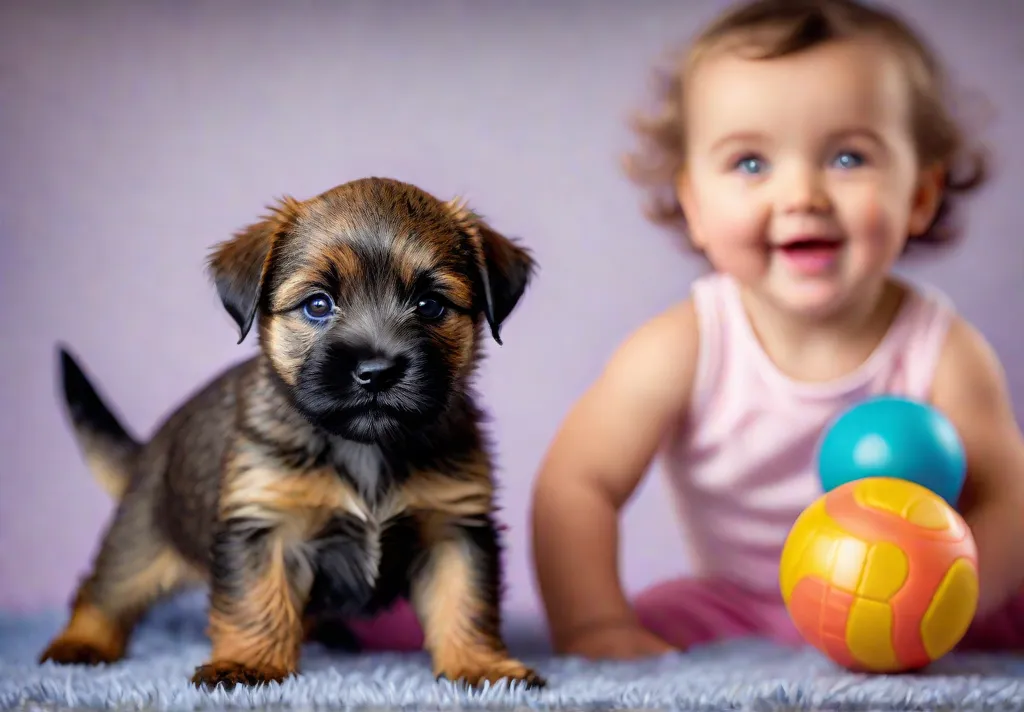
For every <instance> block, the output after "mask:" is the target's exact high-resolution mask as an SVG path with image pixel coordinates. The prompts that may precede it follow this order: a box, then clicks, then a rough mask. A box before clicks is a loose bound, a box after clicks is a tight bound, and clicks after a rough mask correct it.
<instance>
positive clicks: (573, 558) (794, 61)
mask: <svg viewBox="0 0 1024 712" xmlns="http://www.w3.org/2000/svg"><path fill="white" fill-rule="evenodd" d="M945 82H946V80H945V77H944V76H943V73H942V70H941V68H940V65H939V64H938V62H937V59H936V57H935V56H934V55H933V53H932V52H931V50H930V49H929V48H928V47H927V46H926V45H925V44H924V43H923V42H922V41H921V40H920V39H919V38H918V37H916V36H915V35H914V33H913V32H912V30H911V29H909V28H908V27H907V25H906V24H905V23H904V22H903V21H901V20H900V19H899V18H897V17H896V16H894V15H892V14H890V13H888V12H886V11H883V10H880V9H878V8H877V7H875V6H874V5H871V6H869V5H866V4H861V3H859V2H855V1H854V0H755V1H754V2H750V3H748V4H745V5H743V6H741V7H738V8H735V9H732V10H731V11H729V12H728V13H727V14H725V15H724V16H722V17H721V18H719V19H718V20H717V21H716V22H715V23H714V24H712V25H711V26H710V27H709V28H707V29H706V30H705V31H704V32H703V33H702V34H701V35H700V36H699V38H698V39H697V40H696V42H695V44H694V45H693V46H692V47H690V48H689V50H688V51H687V52H686V53H685V55H684V56H683V57H682V58H681V59H680V60H679V61H678V63H677V66H676V67H674V71H673V72H672V73H671V75H670V76H669V77H667V78H666V82H665V86H664V90H663V94H662V95H661V99H662V103H663V105H662V107H661V111H660V112H659V113H658V115H657V117H656V118H655V119H653V120H650V121H647V122H644V123H642V124H640V125H639V127H638V128H639V132H640V135H641V137H642V138H643V139H645V142H644V148H645V149H646V152H641V153H640V155H639V156H637V157H635V158H634V160H633V162H632V163H631V164H630V168H631V173H632V175H633V177H634V178H635V179H636V180H637V181H638V182H639V183H641V184H642V185H645V186H648V187H649V188H650V190H651V192H652V194H653V197H654V201H653V202H652V216H653V217H654V218H656V219H658V220H659V221H661V222H664V223H667V224H670V225H673V226H676V227H677V228H678V229H679V231H680V233H681V234H684V235H685V236H686V237H687V238H688V240H689V242H690V243H691V244H692V245H693V246H694V247H695V248H697V249H698V250H699V251H700V253H702V254H703V255H704V257H706V259H707V261H708V262H709V263H710V265H711V267H712V270H711V271H710V273H709V274H707V275H706V276H702V277H701V278H699V279H698V280H696V282H695V283H694V284H693V285H692V288H691V293H690V295H689V298H688V299H686V300H685V301H683V302H682V303H679V304H677V305H674V306H672V307H670V308H669V309H667V310H666V311H664V312H663V313H661V314H659V315H657V316H655V317H654V318H653V319H651V320H650V321H649V322H647V323H645V324H643V325H641V326H640V327H639V328H638V329H637V330H636V331H635V332H634V333H633V334H632V335H631V336H630V337H629V338H628V339H627V340H626V341H625V343H623V344H622V345H621V346H620V347H619V348H618V349H617V350H616V352H615V353H614V354H613V355H612V356H611V358H610V360H609V361H608V363H607V364H606V367H605V369H604V371H603V373H602V375H601V376H600V377H599V378H598V379H597V381H596V382H595V383H594V384H593V385H592V386H591V387H590V388H589V389H588V390H587V392H586V393H585V394H584V395H583V396H582V398H581V399H580V400H579V402H578V403H576V404H575V405H574V407H573V408H572V410H571V412H570V413H569V415H568V417H567V418H566V420H565V422H564V424H563V425H562V426H561V428H560V431H559V433H558V435H557V437H556V438H555V440H554V443H553V444H552V445H551V448H550V450H549V452H548V454H547V456H546V458H545V462H544V463H543V466H542V468H541V471H540V473H539V475H538V478H537V480H536V485H535V490H534V495H533V514H532V516H533V538H534V541H533V556H534V558H535V566H536V572H537V580H538V585H539V588H540V591H541V594H542V597H543V601H544V606H545V609H546V613H547V617H548V623H549V626H550V630H551V634H552V642H553V644H554V646H555V648H556V650H557V651H558V652H561V653H566V654H576V655H583V656H586V657H590V658H629V657H636V656H644V655H656V654H660V653H663V652H666V651H670V650H676V649H684V648H686V647H687V646H691V645H694V644H698V643H705V642H708V641H712V640H720V639H723V638H728V637H735V636H763V637H767V638H771V639H774V640H777V641H779V642H783V643H798V642H799V640H800V639H799V636H798V634H797V632H796V630H795V628H794V627H793V625H792V623H791V621H790V619H789V616H788V614H787V612H786V610H785V607H784V605H783V602H782V599H781V594H780V592H779V584H778V564H779V558H780V553H781V550H782V546H783V543H784V541H785V538H786V535H787V533H788V531H789V529H790V527H791V526H792V524H793V522H794V520H795V519H796V517H797V516H798V515H799V514H800V512H801V511H803V509H804V508H805V507H807V506H808V505H809V504H810V503H811V502H812V501H813V500H814V499H816V498H817V497H818V496H819V495H820V494H821V484H820V482H819V480H818V477H817V474H816V472H815V467H814V448H815V445H816V442H817V440H818V438H819V437H820V434H821V432H822V430H823V428H824V427H825V426H826V425H827V423H828V421H829V420H830V419H831V418H833V417H834V416H835V415H836V414H837V413H838V412H839V411H840V410H842V409H843V408H845V407H847V406H850V405H852V404H854V403H857V402H859V401H861V400H863V399H865V398H867V397H870V396H872V395H875V394H881V393H893V394H898V395H903V396H908V397H912V398H917V399H923V400H927V401H928V402H930V403H931V404H933V405H934V406H935V407H936V408H938V409H939V410H941V411H942V412H944V413H945V414H946V415H947V416H948V417H949V418H950V419H951V420H952V422H953V423H954V425H955V426H956V427H957V428H958V429H959V433H960V435H961V437H962V439H963V442H964V445H965V448H966V452H967V458H968V470H969V473H968V478H967V482H966V484H965V488H964V494H963V496H962V498H961V500H960V502H959V508H960V511H961V513H962V514H963V515H964V517H965V519H966V521H967V522H968V524H969V525H970V526H971V528H972V531H973V533H974V537H975V540H976V542H977V547H978V557H979V577H980V601H979V609H978V617H977V618H976V621H975V624H974V625H973V627H972V629H971V630H970V631H969V632H968V635H967V637H966V638H965V640H964V642H963V644H962V645H964V646H967V645H970V646H975V647H978V646H981V647H988V648H999V647H1012V646H1018V645H1021V644H1024V605H1022V604H1021V600H1022V599H1021V598H1020V597H1019V596H1018V591H1019V590H1020V589H1021V587H1022V583H1024V547H1021V546H1020V541H1022V540H1024V516H1022V513H1024V438H1022V435H1021V433H1020V430H1019V428H1018V425H1017V423H1016V422H1015V419H1014V414H1013V412H1012V406H1011V404H1010V400H1009V396H1008V393H1007V386H1006V383H1005V380H1004V375H1003V372H1002V369H1001V366H1000V364H999V362H998V361H997V358H996V356H995V354H994V353H993V351H992V349H991V348H990V346H989V345H988V344H987V343H986V341H985V340H984V338H983V337H982V336H981V334H980V333H979V332H978V331H977V330H976V329H975V328H973V327H972V326H971V325H970V324H968V323H967V322H966V321H964V320H963V319H962V318H961V317H960V316H959V315H957V314H956V312H955V311H954V309H953V308H952V306H951V305H950V304H949V302H948V301H947V300H946V299H945V298H944V297H943V296H942V295H941V294H940V293H939V292H937V291H935V290H932V289H924V288H916V287H913V286H911V285H910V284H909V283H906V282H904V281H902V280H900V279H898V278H896V277H895V276H894V275H893V273H892V270H893V265H894V263H895V262H896V261H897V260H898V259H899V258H900V257H901V256H902V255H903V254H904V252H905V251H907V250H908V249H913V248H923V247H924V246H926V245H932V246H942V245H947V244H949V243H950V242H951V241H952V240H953V239H954V238H955V237H957V235H958V232H957V229H956V225H955V224H954V223H953V221H952V218H953V217H954V216H955V211H954V208H955V207H956V205H957V201H958V200H959V199H962V198H963V197H964V196H966V195H967V194H969V193H970V192H971V191H973V190H974V189H976V188H977V187H978V186H980V185H981V184H982V183H983V182H984V177H985V172H984V162H983V160H982V155H981V154H980V153H977V152H972V151H970V150H969V146H968V142H967V141H966V140H965V137H964V135H963V133H962V131H961V129H960V128H959V127H958V126H957V124H956V123H955V122H954V120H953V118H952V116H951V114H950V111H949V109H948V107H947V105H946V102H947V96H946V83H945ZM656 456H661V457H662V459H663V462H664V465H665V471H666V473H667V475H668V481H669V483H670V487H671V490H672V492H673V494H674V496H675V498H676V501H677V504H678V508H679V511H680V516H681V519H682V521H683V522H684V524H685V534H686V538H687V539H688V541H689V542H690V544H691V546H692V554H693V557H692V560H693V565H694V569H695V570H694V573H693V575H692V577H691V578H684V579H680V580H674V581H669V582H665V583H661V584H659V585H655V586H653V587H652V588H650V589H648V590H646V591H644V592H642V593H641V594H640V595H639V596H638V597H636V598H635V599H634V600H629V599H628V598H627V596H626V594H625V593H624V591H623V588H622V585H621V583H620V581H619V578H618V572H617V551H618V545H619V525H618V517H619V514H620V510H621V509H622V507H623V506H624V505H625V504H626V502H627V501H628V500H629V499H630V496H631V495H632V493H633V492H634V490H635V489H636V487H637V485H638V483H639V482H640V480H641V478H642V477H643V475H644V474H645V473H646V472H647V471H648V470H649V466H650V465H651V463H652V461H653V459H654V458H655V457H656ZM1015 624H1016V628H1015V627H1014V625H1015Z"/></svg>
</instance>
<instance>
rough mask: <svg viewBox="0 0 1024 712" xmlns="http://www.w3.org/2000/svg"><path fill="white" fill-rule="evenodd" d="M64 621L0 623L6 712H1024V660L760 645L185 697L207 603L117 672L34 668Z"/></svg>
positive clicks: (336, 665) (362, 669)
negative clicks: (540, 680)
mask: <svg viewBox="0 0 1024 712" xmlns="http://www.w3.org/2000/svg"><path fill="white" fill-rule="evenodd" d="M63 617H64V612H63V611H54V612H51V613H48V614H45V615H35V616H12V615H6V616H4V615H2V614H0V709H4V710H11V709H34V708H44V709H49V710H56V709H67V708H79V709H81V708H88V709H126V708H127V709H147V710H187V709H223V708H225V707H243V708H248V709H268V708H278V709H298V708H302V709H313V708H321V709H322V708H347V709H352V708H362V709H370V708H372V709H407V710H444V709H456V708H458V709H466V708H473V707H476V708H491V709H496V708H504V709H508V708H519V709H524V708H533V709H565V710H581V709H588V710H598V709H599V710H612V709H631V710H639V709H653V710H659V709H665V710H668V709H679V710H745V709H751V710H909V709H913V710H939V709H955V710H990V709H991V710H1020V709H1024V683H1022V679H1024V660H1022V659H1019V658H1013V657H1008V656H980V655H970V656H950V657H948V658H946V659H944V660H942V661H940V662H938V663H936V664H935V665H934V666H933V667H932V668H931V669H930V670H929V671H928V672H927V674H921V675H900V676H860V675H852V674H849V673H846V672H843V671H841V670H839V669H837V668H836V667H835V666H833V665H832V664H831V663H829V662H828V661H827V660H825V659H824V658H823V657H821V656H820V655H818V654H817V653H815V652H814V651H812V650H810V649H802V650H790V649H782V648H777V647H774V646H772V645H771V644H768V643H765V642H761V641H735V642H731V643H727V644H722V645H714V646H706V647H703V648H700V649H696V650H692V651H690V652H688V653H686V654H680V655H672V656H666V657H664V658H661V659H657V660H647V661H643V662H636V663H603V664H595V663H587V662H584V661H581V660H576V659H565V658H561V659H560V658H552V657H550V656H549V655H548V654H547V653H546V651H545V649H544V645H543V643H541V642H539V641H536V640H535V641H532V642H531V641H530V640H527V639H522V640H519V639H517V638H516V637H515V636H514V635H513V636H512V637H511V638H510V645H511V647H512V648H513V649H514V651H515V652H516V653H517V654H520V655H523V656H524V657H525V658H526V659H527V660H529V661H530V662H532V663H534V664H536V666H537V668H538V670H539V671H540V672H541V673H542V674H543V675H545V676H546V677H547V679H548V686H547V687H546V688H545V689H543V690H539V691H534V690H525V689H521V688H515V687H513V688H510V687H509V686H508V685H504V684H500V685H497V686H494V687H490V688H485V689H480V690H470V689H465V688H461V687H458V686H456V685H453V684H452V683H449V682H445V681H441V682H438V681H435V680H434V678H433V677H432V675H431V673H430V666H429V661H428V660H427V658H426V656H425V655H423V654H414V655H397V654H374V655H364V656H345V655H338V654H336V653H335V654H331V653H328V651H326V650H324V649H322V648H321V647H320V646H316V645H310V646H307V648H306V650H305V651H304V656H305V657H304V661H303V668H304V673H303V674H302V676H301V677H298V678H294V679H291V680H289V681H287V682H286V683H285V684H282V685H270V686H267V687H265V688H262V689H257V690H248V689H237V690H234V691H231V692H224V691H223V690H217V691H214V692H201V691H199V690H196V689H194V688H192V687H191V685H190V684H189V683H188V678H189V676H190V674H191V672H192V669H193V668H194V667H195V666H196V665H197V664H199V663H201V662H202V661H203V660H204V657H205V655H206V654H207V652H208V650H209V643H208V641H207V639H206V638H205V636H204V634H203V626H204V620H203V604H202V602H201V599H199V598H194V597H193V598H181V599H178V600H175V601H171V602H169V603H167V604H165V605H164V606H162V607H161V608H159V609H157V610H155V611H154V612H153V613H152V614H151V615H150V617H149V618H148V619H147V620H146V621H145V622H144V623H143V624H142V625H141V627H140V628H139V629H138V631H137V634H136V636H135V638H134V640H133V643H132V646H131V649H130V657H129V658H128V659H126V660H125V661H123V662H121V663H118V664H116V665H111V666H108V667H100V668H79V667H59V666H54V665H49V664H47V665H42V666H40V665H37V664H36V662H35V659H36V656H37V655H38V654H39V651H40V650H41V649H42V648H43V647H44V646H45V644H46V642H47V640H48V639H49V638H50V636H52V635H53V634H54V633H55V632H56V631H57V629H58V628H59V626H60V624H61V622H62V620H63Z"/></svg>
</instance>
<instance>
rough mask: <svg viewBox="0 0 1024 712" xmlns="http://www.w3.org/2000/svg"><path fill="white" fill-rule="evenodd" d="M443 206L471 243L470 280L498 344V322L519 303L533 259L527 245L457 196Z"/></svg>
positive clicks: (503, 319) (532, 267)
mask: <svg viewBox="0 0 1024 712" xmlns="http://www.w3.org/2000/svg"><path fill="white" fill-rule="evenodd" d="M445 206H446V207H447V208H448V211H449V213H450V214H451V216H452V219H453V220H454V221H455V223H456V224H457V225H458V226H459V229H460V230H461V231H462V232H464V233H465V234H466V236H467V237H468V238H469V239H470V241H471V242H472V243H473V247H474V252H475V253H476V254H475V259H476V263H477V264H476V269H477V274H476V275H475V279H474V283H475V284H476V285H477V294H479V295H480V304H479V305H478V306H479V308H480V309H481V310H482V311H483V313H484V318H486V319H487V325H488V326H490V327H491V336H492V337H493V338H494V340H495V341H497V342H498V343H499V344H500V343H501V335H500V330H501V324H502V322H504V321H505V319H506V318H508V315H509V314H511V313H512V310H513V309H515V308H516V304H518V303H519V298H520V297H522V296H523V292H525V291H526V287H527V286H529V283H530V279H531V278H532V277H533V273H534V271H535V270H536V268H537V263H536V261H535V260H534V259H533V256H532V255H531V254H530V251H529V250H528V249H527V248H525V247H523V246H522V245H520V244H518V243H516V242H515V241H514V240H511V239H509V238H507V237H505V236H504V235H502V234H501V233H499V232H498V231H497V230H495V229H494V228H492V227H491V226H490V225H488V224H487V223H486V222H485V221H484V219H483V218H482V217H480V215H478V214H477V213H475V212H473V211H472V210H470V209H469V208H468V207H467V205H466V203H465V201H464V200H462V199H461V198H452V199H451V200H449V201H448V202H447V203H445Z"/></svg>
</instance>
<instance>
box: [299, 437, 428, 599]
mask: <svg viewBox="0 0 1024 712" xmlns="http://www.w3.org/2000/svg"><path fill="white" fill-rule="evenodd" d="M325 445H326V447H325V450H324V451H322V453H321V461H322V462H323V466H322V467H321V468H318V469H317V470H315V471H313V472H310V473H309V477H310V478H311V486H312V488H313V491H316V490H323V491H322V492H321V493H320V497H319V499H320V501H322V502H324V503H326V505H327V506H324V507H320V506H314V507H312V508H303V509H301V510H299V511H295V512H294V514H293V517H294V521H293V522H292V524H293V525H297V526H298V527H299V528H300V529H301V534H300V536H298V537H297V538H296V539H295V540H293V541H292V546H290V547H289V550H290V558H291V563H292V565H293V566H297V567H298V568H299V569H300V570H302V571H304V572H305V575H304V576H303V577H302V578H304V579H305V581H306V583H307V585H308V586H309V591H310V604H309V605H310V607H311V608H312V609H313V610H316V609H320V608H323V609H329V610H331V611H333V612H336V613H342V614H353V615H354V614H360V613H362V614H372V613H374V612H376V611H378V610H380V609H381V608H382V607H386V606H388V605H390V604H391V603H392V602H393V601H394V600H395V599H396V598H398V597H401V596H407V595H408V593H409V590H408V586H409V583H408V582H409V579H410V573H411V571H412V569H413V567H414V566H415V565H416V562H417V559H418V558H419V553H420V552H421V551H422V548H423V547H422V537H421V526H420V521H419V518H418V517H417V516H415V513H414V507H413V503H412V502H411V501H410V499H409V497H408V494H407V493H406V492H404V491H403V488H402V485H401V478H400V477H399V476H398V475H399V473H396V472H394V469H393V467H392V466H391V465H390V464H389V463H388V462H387V461H386V459H385V458H384V457H383V456H382V455H381V452H380V451H379V450H378V449H377V448H376V447H374V446H372V445H362V444H358V443H352V442H348V441H343V440H336V441H335V440H332V441H329V442H327V443H326V444H325ZM299 477H300V478H302V475H299ZM313 482H315V484H313ZM296 533H298V532H296Z"/></svg>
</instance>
